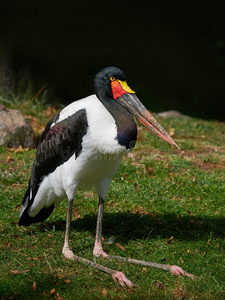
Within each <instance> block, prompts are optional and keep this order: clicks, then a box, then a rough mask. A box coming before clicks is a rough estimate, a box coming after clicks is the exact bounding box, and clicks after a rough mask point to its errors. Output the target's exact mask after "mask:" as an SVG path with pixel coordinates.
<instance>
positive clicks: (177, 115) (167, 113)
mask: <svg viewBox="0 0 225 300" xmlns="http://www.w3.org/2000/svg"><path fill="white" fill-rule="evenodd" d="M157 116H158V117H162V118H190V117H189V116H187V115H183V114H182V113H180V112H179V111H176V110H168V111H164V112H161V113H158V114H157Z"/></svg>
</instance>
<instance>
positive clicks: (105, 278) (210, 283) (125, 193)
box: [0, 119, 225, 300]
mask: <svg viewBox="0 0 225 300" xmlns="http://www.w3.org/2000/svg"><path fill="white" fill-rule="evenodd" d="M159 121H160V122H161V123H162V125H163V126H164V127H165V128H166V129H167V130H171V129H172V128H174V129H175V134H174V136H173V137H174V139H175V141H176V142H177V144H178V145H179V146H180V147H181V149H182V152H181V153H180V152H178V151H176V150H175V149H173V148H171V147H170V146H169V145H168V144H167V143H165V142H163V141H162V140H160V139H158V138H157V137H155V136H153V135H152V134H151V133H149V132H148V131H147V130H146V129H145V128H143V127H140V128H139V141H138V143H137V145H136V147H135V149H134V150H133V151H132V152H130V153H129V154H128V156H125V157H124V158H123V160H122V163H121V165H120V168H119V171H118V173H117V175H116V177H115V178H114V180H113V181H112V183H111V186H110V189H109V191H108V195H107V199H106V205H105V214H104V224H103V236H104V242H103V247H104V250H105V251H106V252H108V253H109V254H112V255H113V254H115V255H121V256H126V257H131V258H137V259H142V260H148V261H154V262H159V263H160V262H162V263H168V264H177V265H180V266H181V267H182V268H183V269H185V270H186V271H188V272H190V273H192V274H193V275H195V276H196V278H195V280H191V279H190V278H178V277H175V276H172V275H170V274H169V273H168V272H165V271H162V270H157V269H150V268H143V267H142V266H137V265H136V266H134V265H130V264H128V263H126V262H124V263H121V262H119V263H118V262H115V261H114V262H113V261H107V260H102V259H100V258H97V259H96V261H97V262H98V263H101V264H104V265H105V266H108V267H110V268H114V269H116V270H122V271H123V272H124V273H125V274H126V276H127V277H128V278H129V279H130V280H132V281H133V282H135V283H136V284H137V285H138V287H136V288H119V289H117V287H116V285H115V283H114V281H113V280H112V278H111V277H110V276H109V275H107V274H104V273H101V272H100V271H97V270H95V269H93V268H91V267H89V266H85V265H83V264H81V263H78V262H73V261H68V260H66V259H65V258H64V257H63V256H62V254H61V251H62V246H63V242H64V232H65V220H66V209H67V201H64V202H62V204H61V205H60V206H59V207H58V208H57V209H56V210H55V211H54V213H53V214H52V215H51V216H50V218H48V219H47V220H46V221H45V222H44V223H42V224H35V225H32V226H30V227H28V228H26V227H19V226H18V216H19V210H20V207H21V202H22V199H23V195H24V193H25V190H26V186H27V183H28V180H29V176H30V173H31V167H32V162H33V159H34V156H35V151H34V150H26V151H25V150H21V149H20V150H19V151H16V150H12V149H11V150H10V149H5V148H3V147H1V148H0V165H1V173H0V178H1V180H0V181H1V186H0V195H1V196H0V197H1V201H0V209H1V216H0V233H1V235H0V249H1V250H0V264H1V265H0V296H1V297H2V299H52V298H53V299H67V300H69V299H105V298H106V299H224V297H225V293H224V290H225V270H224V266H225V255H224V237H225V221H224V220H225V219H224V216H225V213H224V211H225V202H224V198H225V184H224V183H225V182H224V181H225V179H224V178H225V177H224V167H225V146H224V138H225V124H224V123H221V122H220V123H219V122H216V121H202V120H198V119H167V120H161V119H160V120H159ZM96 214H97V196H96V194H95V191H94V190H92V191H89V192H83V191H82V190H79V191H78V193H77V195H76V199H75V201H74V216H73V222H72V232H71V246H72V249H73V250H74V252H75V253H76V254H77V255H79V256H83V257H85V258H88V259H91V260H94V258H93V256H92V251H93V245H94V236H95V226H96V217H97V215H96ZM172 236H173V240H172V243H168V241H169V239H170V238H171V237H172ZM117 244H119V245H122V246H123V247H124V248H125V251H123V250H122V249H121V248H119V247H118V245H117ZM34 282H35V283H34ZM1 297H0V298H1Z"/></svg>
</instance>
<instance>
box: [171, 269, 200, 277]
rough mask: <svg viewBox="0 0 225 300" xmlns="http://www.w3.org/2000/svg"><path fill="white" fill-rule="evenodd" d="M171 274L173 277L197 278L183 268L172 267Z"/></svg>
mask: <svg viewBox="0 0 225 300" xmlns="http://www.w3.org/2000/svg"><path fill="white" fill-rule="evenodd" d="M170 272H171V273H172V274H173V275H176V276H187V277H190V278H192V279H194V278H195V276H194V275H192V274H190V273H188V272H186V271H184V270H183V269H181V267H179V266H171V268H170Z"/></svg>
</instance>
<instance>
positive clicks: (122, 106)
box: [19, 67, 192, 286]
mask: <svg viewBox="0 0 225 300" xmlns="http://www.w3.org/2000/svg"><path fill="white" fill-rule="evenodd" d="M94 87H95V92H96V94H95V95H91V96H89V97H86V98H84V99H82V100H79V101H75V102H73V103H71V104H70V105H68V106H66V107H65V108H64V109H63V110H62V111H61V112H60V113H58V114H57V115H56V116H55V117H53V119H51V120H50V121H49V123H48V124H47V126H46V128H45V130H44V132H43V133H42V135H41V137H40V140H39V142H38V146H37V152H36V157H35V160H34V164H33V169H32V174H31V178H30V181H29V185H28V189H27V191H26V194H25V196H24V199H23V206H22V209H21V211H20V220H19V225H25V226H29V225H30V224H32V223H37V222H42V221H44V220H45V219H46V218H47V217H48V216H49V215H50V214H51V213H52V211H53V210H54V208H55V207H57V206H58V205H59V203H60V202H61V201H62V200H63V199H64V198H65V197H67V198H68V211H67V221H66V232H65V242H64V246H63V250H62V253H63V254H64V256H65V257H66V258H69V259H73V260H79V261H82V262H85V263H87V264H89V265H92V266H93V267H95V268H97V269H100V270H102V271H104V272H106V273H109V274H111V275H112V276H113V278H114V279H115V280H118V282H119V284H120V285H122V286H124V285H128V286H133V285H134V284H133V283H132V282H131V281H130V280H129V279H127V278H126V276H125V275H124V273H122V272H118V271H115V270H112V269H109V268H106V267H104V266H102V265H99V264H96V263H94V262H92V261H90V260H87V259H84V258H82V257H79V256H76V255H74V254H73V252H72V250H71V249H70V245H69V236H70V226H71V215H72V205H73V199H74V197H75V193H76V190H77V188H78V186H82V187H84V188H85V189H89V188H90V187H92V186H93V185H94V186H95V187H96V189H97V193H98V197H99V204H98V217H97V228H96V238H95V244H94V250H93V254H94V256H102V257H104V258H110V259H111V258H116V259H118V260H121V261H124V260H127V261H128V262H131V263H135V264H142V265H144V266H151V267H157V268H162V269H165V270H168V271H171V272H172V273H174V274H176V275H187V276H190V277H192V275H191V274H189V273H187V272H185V271H184V270H182V269H181V268H180V267H177V266H170V265H163V264H157V263H150V262H145V261H139V260H136V259H130V258H129V259H125V258H124V257H118V256H112V255H108V254H107V253H105V252H104V251H103V248H102V219H103V207H104V200H105V196H106V192H107V190H108V188H109V185H110V183H111V180H112V178H113V176H114V175H115V174H116V172H117V169H118V167H119V163H120V161H121V157H122V154H123V153H126V152H127V151H129V150H130V149H131V148H133V147H134V146H135V142H136V137H137V127H136V124H135V121H134V119H133V117H132V115H133V116H134V117H136V118H137V119H138V120H139V121H140V122H141V123H142V124H144V125H145V126H146V127H147V128H148V129H150V130H151V131H152V132H153V133H155V134H156V135H158V136H159V137H160V138H162V139H163V140H165V141H166V142H168V143H169V144H171V145H173V146H175V147H176V148H178V149H179V147H178V146H177V145H176V143H175V142H174V141H173V139H172V138H171V137H170V136H169V134H168V133H167V132H166V131H165V129H163V127H162V126H161V125H160V124H159V123H158V122H157V121H156V120H155V118H154V117H153V116H152V115H151V114H150V113H149V111H148V110H147V109H146V108H145V107H144V106H143V104H142V103H141V102H140V100H139V99H138V98H137V96H136V95H135V92H134V91H133V90H131V89H130V87H129V86H128V85H127V82H126V79H125V75H124V73H123V72H122V71H121V70H120V69H118V68H116V67H107V68H104V69H102V70H101V71H100V72H99V73H98V74H97V75H96V76H95V79H94Z"/></svg>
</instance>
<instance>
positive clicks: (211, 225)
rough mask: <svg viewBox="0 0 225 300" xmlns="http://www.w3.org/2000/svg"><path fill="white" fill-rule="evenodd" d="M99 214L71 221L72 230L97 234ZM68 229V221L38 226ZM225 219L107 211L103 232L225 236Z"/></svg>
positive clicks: (141, 236)
mask: <svg viewBox="0 0 225 300" xmlns="http://www.w3.org/2000/svg"><path fill="white" fill-rule="evenodd" d="M96 221H97V215H96V214H89V215H86V216H85V217H84V218H82V219H80V218H77V219H75V220H73V221H72V226H71V229H72V231H78V232H82V231H89V232H91V233H92V234H93V235H95V229H96ZM53 225H54V226H55V228H56V229H57V230H63V231H64V230H65V227H66V221H65V220H59V221H56V222H46V223H43V224H40V225H39V229H40V230H42V229H44V228H45V229H46V228H48V229H49V230H51V229H52V227H53ZM224 227H225V221H224V218H222V217H200V216H199V217H198V216H185V217H179V216H177V215H176V214H162V215H159V214H155V215H146V214H139V213H129V212H118V213H105V214H104V220H103V235H104V237H105V238H109V237H111V236H112V235H113V236H116V237H117V241H120V240H121V241H123V243H124V242H125V243H126V242H127V243H128V242H129V241H130V240H135V239H147V238H148V239H155V238H169V237H171V236H174V237H176V239H180V240H187V241H190V240H195V241H196V240H201V239H203V240H204V239H206V238H208V237H209V235H210V234H211V235H213V237H215V238H216V237H218V238H224V237H225V233H224Z"/></svg>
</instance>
